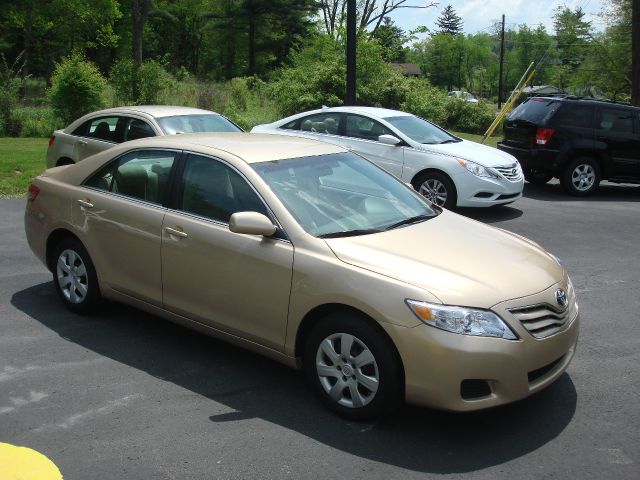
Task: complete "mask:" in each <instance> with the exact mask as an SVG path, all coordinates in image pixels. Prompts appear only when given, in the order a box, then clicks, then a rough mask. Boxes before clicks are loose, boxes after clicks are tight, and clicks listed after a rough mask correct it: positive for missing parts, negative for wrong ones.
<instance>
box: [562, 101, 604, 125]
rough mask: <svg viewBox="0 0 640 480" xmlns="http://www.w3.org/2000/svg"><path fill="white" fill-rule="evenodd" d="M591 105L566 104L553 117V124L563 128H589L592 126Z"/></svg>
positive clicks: (592, 109)
mask: <svg viewBox="0 0 640 480" xmlns="http://www.w3.org/2000/svg"><path fill="white" fill-rule="evenodd" d="M594 111H595V108H594V107H593V105H576V104H572V103H569V104H566V105H564V106H563V107H562V108H561V109H560V110H559V111H558V113H557V114H556V115H555V116H554V117H553V123H554V124H556V125H558V126H565V127H581V128H591V127H592V126H593V113H594Z"/></svg>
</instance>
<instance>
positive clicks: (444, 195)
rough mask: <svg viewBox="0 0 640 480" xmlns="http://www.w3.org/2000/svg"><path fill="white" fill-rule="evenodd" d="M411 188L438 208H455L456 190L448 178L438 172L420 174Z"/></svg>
mask: <svg viewBox="0 0 640 480" xmlns="http://www.w3.org/2000/svg"><path fill="white" fill-rule="evenodd" d="M413 188H415V190H416V191H417V192H418V193H420V194H421V195H423V196H424V197H425V198H426V199H427V200H429V201H430V202H431V203H433V204H435V205H437V206H439V207H444V208H448V209H452V208H454V207H455V206H456V203H457V194H456V188H455V186H454V185H453V182H452V181H451V180H450V179H449V177H447V176H446V175H444V174H442V173H440V172H425V173H423V174H421V175H420V176H419V177H417V178H416V179H415V180H414V182H413Z"/></svg>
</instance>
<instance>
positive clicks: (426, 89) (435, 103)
mask: <svg viewBox="0 0 640 480" xmlns="http://www.w3.org/2000/svg"><path fill="white" fill-rule="evenodd" d="M400 109H401V110H404V111H406V112H410V113H413V114H415V115H418V116H419V117H422V118H425V119H427V120H430V121H432V122H433V123H436V124H438V125H441V126H446V125H447V124H448V120H449V98H448V97H447V95H446V93H445V92H443V91H442V90H440V89H438V88H436V87H433V86H432V85H431V84H430V83H429V82H428V81H427V80H423V79H415V80H411V83H410V87H409V91H408V93H407V95H406V99H405V101H404V102H403V103H402V105H400Z"/></svg>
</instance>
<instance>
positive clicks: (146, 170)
mask: <svg viewBox="0 0 640 480" xmlns="http://www.w3.org/2000/svg"><path fill="white" fill-rule="evenodd" d="M175 158H176V152H169V151H163V150H137V151H134V152H130V153H127V154H125V155H123V156H122V157H120V158H119V159H117V160H115V161H113V162H111V163H110V164H108V165H106V166H104V167H103V168H101V169H100V170H98V171H97V172H96V173H95V174H94V175H93V176H91V177H89V179H88V180H87V181H85V183H84V185H85V186H87V187H92V188H97V189H99V190H105V191H110V192H114V193H119V194H120V195H126V196H127V197H132V198H136V199H139V200H145V201H147V202H151V203H155V204H158V205H161V204H162V203H163V200H164V196H165V192H166V190H167V186H168V184H169V174H170V172H171V167H172V166H173V162H174V160H175Z"/></svg>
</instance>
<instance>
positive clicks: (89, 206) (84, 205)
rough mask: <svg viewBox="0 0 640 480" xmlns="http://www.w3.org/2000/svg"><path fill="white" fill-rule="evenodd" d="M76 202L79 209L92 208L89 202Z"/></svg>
mask: <svg viewBox="0 0 640 480" xmlns="http://www.w3.org/2000/svg"><path fill="white" fill-rule="evenodd" d="M76 201H77V202H78V205H80V206H81V207H84V208H93V203H91V202H90V201H89V200H76Z"/></svg>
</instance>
